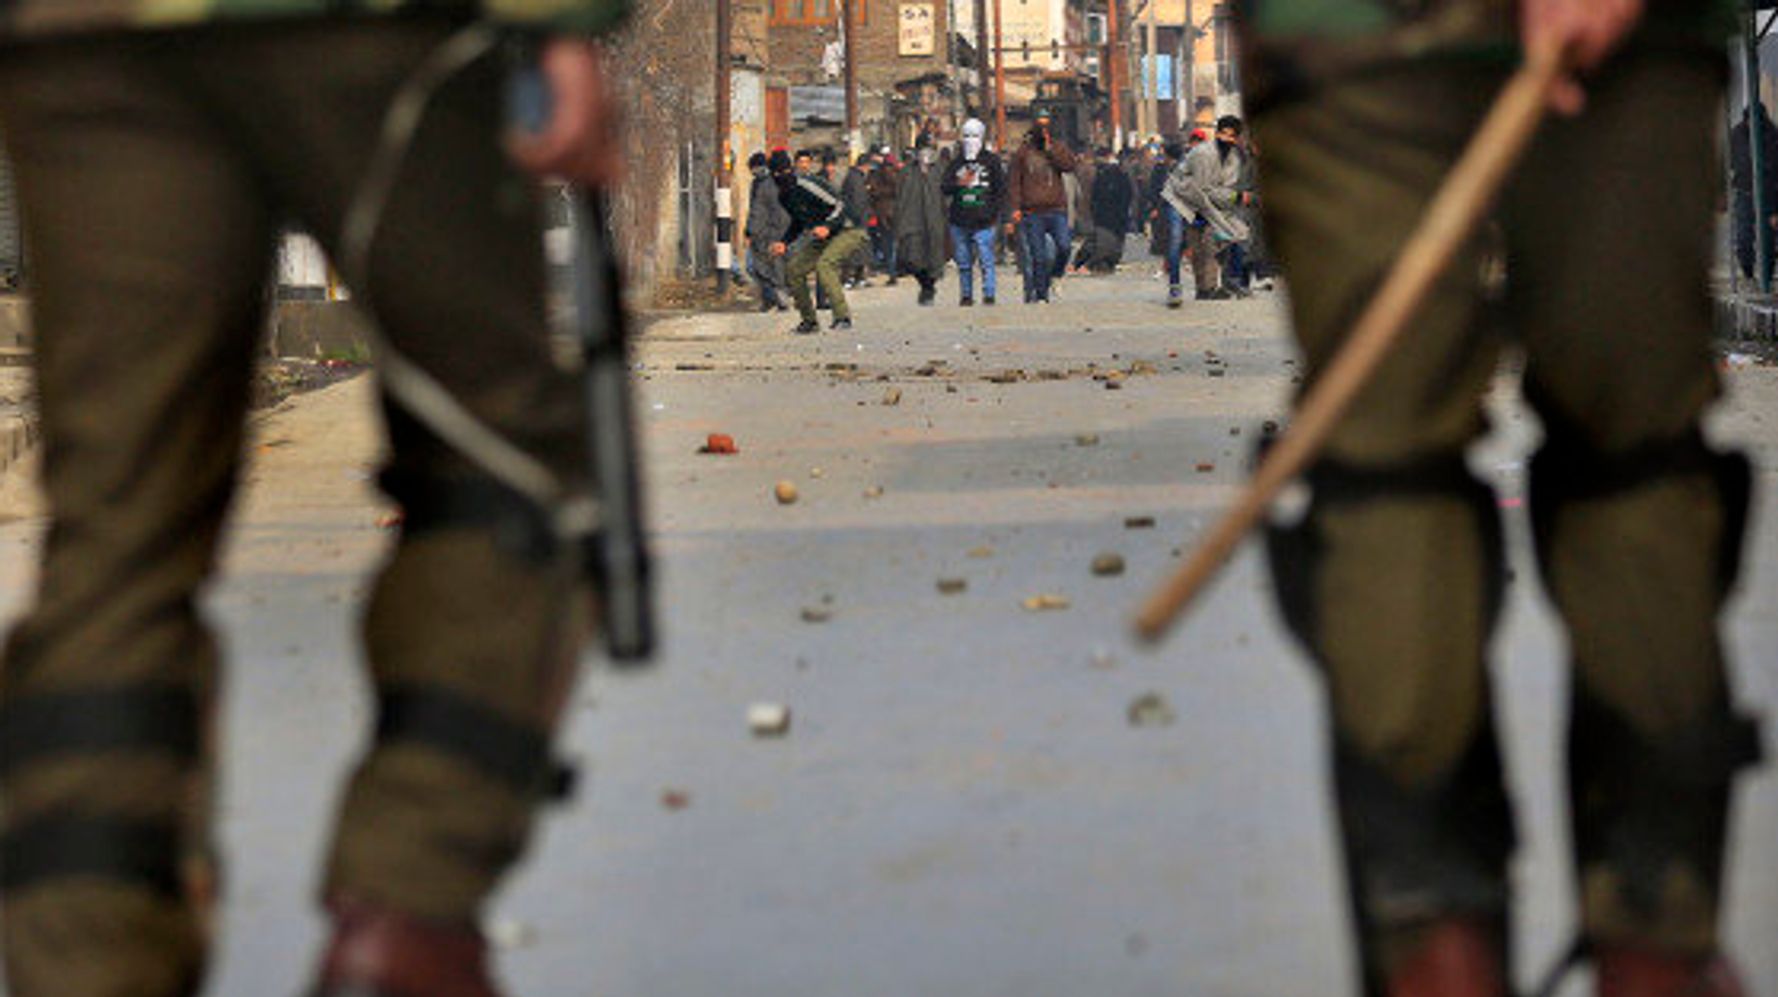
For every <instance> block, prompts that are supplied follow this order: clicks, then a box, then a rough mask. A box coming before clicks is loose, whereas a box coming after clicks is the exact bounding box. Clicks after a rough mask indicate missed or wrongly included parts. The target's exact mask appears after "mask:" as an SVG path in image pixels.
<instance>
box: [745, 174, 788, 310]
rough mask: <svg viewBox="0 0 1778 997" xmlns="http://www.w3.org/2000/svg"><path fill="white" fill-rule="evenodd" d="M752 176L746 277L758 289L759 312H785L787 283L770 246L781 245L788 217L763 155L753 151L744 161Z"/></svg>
mask: <svg viewBox="0 0 1778 997" xmlns="http://www.w3.org/2000/svg"><path fill="white" fill-rule="evenodd" d="M747 168H748V170H749V171H751V172H752V174H753V186H752V188H751V189H750V190H749V192H748V196H747V229H746V232H745V235H746V237H747V275H748V276H749V277H752V278H753V282H754V283H755V284H757V285H758V286H759V310H760V311H762V312H769V311H780V312H781V311H785V310H786V309H788V308H789V307H790V306H789V305H788V304H786V303H785V301H784V292H786V291H787V290H788V289H789V284H788V282H787V281H786V280H785V277H784V259H783V258H782V257H780V256H777V255H775V254H774V253H773V252H772V244H773V243H775V242H782V241H783V239H784V233H785V232H786V231H788V230H789V229H790V214H789V212H787V211H785V210H784V205H783V203H782V202H780V201H779V200H778V185H777V183H776V182H775V181H773V180H772V171H771V170H770V169H769V168H768V167H767V159H766V155H765V153H763V152H756V153H754V154H753V155H752V156H750V157H748V159H747Z"/></svg>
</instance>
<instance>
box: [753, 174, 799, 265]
mask: <svg viewBox="0 0 1778 997" xmlns="http://www.w3.org/2000/svg"><path fill="white" fill-rule="evenodd" d="M789 230H790V212H788V211H785V210H784V204H783V202H781V201H779V200H778V183H777V181H775V180H773V179H772V178H771V177H769V176H767V177H759V178H756V179H755V180H754V181H753V189H752V191H751V192H750V193H749V194H748V197H747V244H748V245H750V246H752V247H753V248H754V249H755V250H758V251H760V252H764V251H765V250H766V249H768V248H770V247H771V245H772V243H774V242H782V241H783V240H784V233H785V232H788V231H789Z"/></svg>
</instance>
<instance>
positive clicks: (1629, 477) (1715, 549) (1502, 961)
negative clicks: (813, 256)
mask: <svg viewBox="0 0 1778 997" xmlns="http://www.w3.org/2000/svg"><path fill="white" fill-rule="evenodd" d="M1244 7H1245V10H1244V12H1243V14H1244V28H1245V32H1246V40H1247V47H1248V62H1247V66H1248V69H1249V72H1250V79H1249V96H1250V109H1251V111H1252V112H1253V119H1254V125H1255V132H1256V135H1257V138H1258V140H1259V142H1260V144H1261V145H1262V146H1263V147H1264V149H1265V150H1266V156H1265V158H1264V159H1263V160H1262V161H1261V162H1262V177H1261V179H1262V184H1263V188H1264V191H1265V204H1266V209H1267V211H1266V215H1267V217H1266V222H1267V229H1268V234H1269V236H1270V238H1271V241H1272V245H1273V248H1274V250H1275V251H1276V253H1277V255H1278V257H1279V258H1280V259H1281V260H1282V262H1283V264H1284V267H1285V270H1286V272H1287V273H1288V274H1289V277H1290V282H1291V298H1292V307H1293V310H1294V314H1293V318H1294V322H1295V328H1296V335H1297V338H1298V340H1299V341H1300V344H1301V346H1302V348H1303V350H1304V352H1305V354H1306V356H1307V358H1308V361H1309V364H1310V365H1311V369H1312V372H1319V370H1321V369H1322V367H1323V366H1324V365H1325V364H1326V363H1327V362H1328V360H1329V359H1330V358H1331V356H1332V355H1333V354H1334V353H1335V351H1336V350H1337V349H1338V348H1339V346H1340V345H1341V340H1342V335H1343V334H1344V332H1345V331H1346V330H1347V329H1348V328H1349V326H1350V325H1351V323H1352V321H1353V319H1354V317H1355V316H1356V315H1357V314H1358V312H1359V310H1360V309H1361V308H1362V307H1363V305H1364V304H1365V303H1366V301H1367V300H1368V299H1369V297H1370V295H1371V294H1372V292H1373V291H1374V290H1375V288H1376V287H1377V286H1378V283H1379V281H1380V280H1381V278H1382V275H1383V274H1384V273H1385V272H1386V271H1387V269H1388V268H1389V266H1390V265H1391V263H1392V262H1393V260H1394V258H1395V255H1396V253H1397V251H1398V250H1399V248H1400V247H1401V245H1402V244H1403V242H1404V241H1405V239H1406V237H1407V235H1408V233H1409V232H1410V231H1411V230H1412V228H1413V227H1414V225H1415V224H1416V222H1417V220H1418V218H1419V215H1420V213H1421V211H1422V210H1423V208H1424V206H1425V205H1426V203H1427V202H1428V200H1429V199H1430V197H1431V194H1432V193H1433V191H1434V190H1435V189H1436V188H1437V187H1438V185H1439V184H1440V182H1441V181H1442V180H1443V179H1444V178H1445V176H1446V174H1447V172H1448V170H1449V169H1450V167H1451V165H1452V163H1453V162H1454V161H1455V159H1456V158H1457V156H1458V155H1459V154H1460V152H1461V151H1462V149H1463V147H1464V145H1465V144H1466V142H1467V141H1468V139H1469V138H1470V137H1471V135H1472V134H1473V133H1474V131H1475V129H1476V126H1477V125H1478V123H1479V121H1480V119H1481V117H1482V115H1483V114H1484V112H1485V111H1486V109H1487V108H1488V106H1489V104H1490V102H1491V101H1492V99H1493V98H1494V96H1495V95H1496V94H1497V93H1498V91H1499V90H1500V88H1501V85H1502V84H1503V83H1504V81H1505V80H1506V78H1507V76H1508V75H1509V73H1510V72H1511V71H1512V69H1513V67H1514V65H1515V63H1516V62H1517V58H1518V52H1519V48H1520V45H1521V44H1534V43H1536V42H1538V41H1542V40H1550V39H1553V40H1554V41H1556V42H1563V43H1569V44H1571V45H1572V49H1571V51H1573V52H1575V54H1576V56H1577V57H1578V59H1579V61H1580V63H1581V64H1582V65H1583V66H1584V67H1585V75H1584V76H1583V77H1582V78H1580V79H1573V80H1567V81H1564V84H1563V86H1562V87H1561V89H1560V92H1559V93H1558V94H1557V95H1556V96H1555V98H1554V99H1555V102H1556V104H1557V106H1558V107H1557V109H1558V110H1560V111H1563V112H1565V114H1564V116H1562V117H1560V118H1558V119H1557V120H1555V121H1553V122H1552V123H1551V124H1550V125H1549V126H1547V128H1546V129H1545V131H1544V132H1543V133H1542V135H1541V136H1540V137H1539V139H1538V141H1537V143H1536V145H1535V146H1534V148H1533V150H1532V152H1531V154H1530V158H1529V160H1528V162H1527V163H1526V164H1525V166H1524V167H1523V169H1522V170H1521V172H1520V173H1519V174H1518V176H1517V178H1516V180H1515V181H1514V182H1513V184H1512V186H1511V188H1510V190H1509V191H1508V192H1507V193H1506V195H1505V197H1504V198H1503V200H1502V203H1501V204H1500V206H1499V221H1500V223H1501V226H1502V230H1503V231H1504V233H1505V238H1506V246H1507V255H1508V258H1509V265H1510V269H1511V277H1510V288H1509V290H1508V292H1507V299H1506V302H1505V315H1506V318H1507V324H1508V325H1509V326H1510V330H1511V333H1512V335H1513V336H1514V337H1515V338H1516V340H1517V343H1518V346H1519V348H1521V349H1522V350H1523V351H1524V353H1525V355H1526V360H1527V370H1526V381H1527V396H1528V397H1529V399H1530V400H1531V403H1532V405H1533V406H1534V407H1535V408H1536V410H1537V412H1538V414H1539V416H1540V417H1541V419H1542V421H1543V424H1544V426H1545V429H1546V436H1545V440H1544V443H1543V444H1542V449H1541V450H1540V452H1539V453H1538V454H1537V455H1536V458H1535V460H1533V461H1532V462H1531V482H1530V488H1531V493H1532V499H1531V503H1530V504H1531V507H1532V508H1531V515H1532V522H1533V525H1534V532H1535V538H1536V546H1537V550H1538V554H1539V558H1540V562H1541V566H1542V573H1543V577H1544V580H1545V583H1546V586H1547V588H1548V591H1549V592H1550V594H1551V596H1552V598H1553V599H1554V601H1555V603H1556V605H1557V607H1558V609H1559V610H1560V612H1561V614H1562V617H1563V619H1564V621H1565V623H1566V624H1567V628H1568V633H1569V637H1570V653H1571V655H1572V661H1573V673H1574V693H1573V704H1572V713H1571V722H1570V730H1569V765H1570V790H1571V793H1572V800H1573V829H1574V842H1575V848H1576V852H1577V857H1576V863H1577V870H1578V879H1579V884H1578V885H1579V893H1580V902H1581V911H1582V925H1581V932H1582V936H1583V939H1584V942H1585V946H1584V951H1586V952H1587V953H1589V954H1590V957H1591V959H1592V961H1593V964H1594V966H1595V969H1596V971H1597V980H1598V992H1599V993H1600V994H1602V995H1605V997H1678V995H1681V994H1685V995H1691V997H1708V995H1730V994H1737V993H1739V992H1740V991H1739V990H1738V989H1737V985H1736V984H1735V982H1734V980H1733V974H1732V973H1731V972H1730V971H1729V969H1728V967H1727V965H1726V963H1725V962H1724V961H1723V960H1722V958H1721V956H1720V952H1719V948H1718V945H1719V935H1718V923H1717V918H1718V910H1719V907H1720V901H1721V880H1722V874H1723V851H1724V838H1725V831H1726V824H1727V815H1728V812H1729V801H1730V791H1731V787H1732V782H1733V779H1734V776H1735V773H1736V772H1737V770H1738V769H1740V768H1742V767H1744V766H1745V765H1747V764H1749V763H1750V762H1751V761H1752V760H1754V759H1755V758H1756V757H1757V754H1758V750H1759V747H1758V731H1757V730H1756V729H1755V728H1754V727H1753V726H1752V725H1751V724H1750V723H1749V722H1747V721H1746V720H1744V719H1742V718H1741V717H1739V716H1738V715H1737V714H1736V713H1735V712H1734V710H1733V708H1732V707H1731V696H1730V689H1729V686H1728V683H1727V680H1726V678H1725V675H1724V670H1725V665H1724V652H1723V645H1722V640H1721V635H1720V632H1719V616H1720V614H1721V611H1722V608H1723V606H1724V603H1725V601H1726V599H1727V598H1728V596H1729V594H1730V590H1731V588H1732V586H1733V583H1734V580H1735V576H1736V572H1737V565H1738V561H1739V556H1740V548H1741V544H1742V539H1743V527H1744V524H1745V520H1746V514H1747V509H1748V504H1749V488H1750V471H1749V465H1748V463H1747V461H1746V460H1745V459H1744V458H1742V457H1740V456H1735V455H1728V454H1723V453H1719V452H1716V451H1714V450H1712V449H1711V448H1710V447H1708V446H1707V445H1706V444H1705V442H1704V438H1703V436H1702V434H1701V432H1700V428H1699V420H1700V417H1701V415H1702V414H1703V413H1704V411H1705V410H1706V408H1707V407H1708V406H1710V404H1711V403H1712V402H1713V400H1714V399H1716V397H1717V395H1718V392H1719V385H1718V380H1717V376H1716V373H1715V371H1714V368H1713V365H1712V361H1711V352H1710V338H1711V311H1710V307H1709V305H1708V301H1707V298H1706V276H1707V266H1708V259H1709V257H1708V254H1707V244H1708V239H1709V238H1710V234H1711V229H1712V226H1711V222H1712V208H1713V205H1714V203H1715V200H1716V196H1717V188H1718V184H1719V180H1720V174H1719V173H1718V172H1717V171H1716V169H1715V167H1714V166H1713V162H1712V161H1713V158H1714V157H1713V156H1711V155H1710V153H1709V150H1710V149H1712V147H1713V146H1714V144H1715V141H1716V130H1717V127H1718V125H1719V123H1720V122H1721V120H1722V118H1721V114H1720V110H1719V109H1720V106H1721V99H1722V91H1723V84H1724V70H1725V66H1726V59H1725V58H1724V55H1725V53H1724V43H1725V40H1726V38H1727V37H1728V35H1729V34H1730V33H1731V32H1732V31H1733V30H1734V25H1733V19H1732V10H1731V7H1730V4H1728V3H1727V2H1726V0H1725V2H1717V0H1647V2H1646V4H1645V3H1644V2H1643V0H1248V2H1247V3H1245V4H1244ZM1583 84H1584V89H1583ZM1481 253H1482V247H1481V245H1480V243H1479V240H1478V242H1477V243H1476V244H1472V245H1471V246H1469V247H1468V249H1467V250H1466V252H1465V253H1464V255H1463V256H1462V257H1461V258H1460V259H1459V260H1458V262H1457V263H1456V265H1455V266H1453V267H1452V269H1451V271H1450V273H1449V274H1448V275H1447V276H1446V277H1445V278H1444V279H1443V280H1442V281H1441V282H1440V283H1439V285H1438V287H1437V289H1436V290H1435V292H1434V294H1433V297H1432V299H1431V301H1430V303H1429V304H1428V306H1427V307H1426V308H1425V310H1424V312H1423V313H1422V314H1421V315H1420V316H1419V317H1418V318H1417V319H1416V322H1415V326H1414V328H1413V330H1412V332H1411V333H1410V334H1409V335H1408V336H1407V337H1406V338H1405V339H1403V341H1402V343H1401V345H1400V347H1399V348H1398V349H1397V351H1396V352H1395V354H1394V355H1392V356H1391V357H1390V358H1389V359H1388V360H1387V361H1385V363H1384V366H1383V367H1382V369H1381V371H1380V373H1379V374H1378V376H1377V377H1376V379H1375V381H1374V382H1373V383H1372V384H1371V385H1370V386H1369V387H1368V388H1367V389H1366V390H1365V392H1364V393H1363V394H1362V395H1361V397H1360V398H1359V400H1358V402H1357V404H1356V405H1355V407H1354V408H1353V410H1352V411H1351V413H1350V414H1349V415H1348V416H1347V417H1346V419H1345V420H1344V422H1343V423H1342V424H1341V425H1340V427H1339V428H1338V430H1337V431H1336V432H1335V434H1334V436H1333V438H1332V440H1331V443H1330V445H1329V447H1328V450H1327V452H1326V455H1325V457H1324V458H1323V459H1322V460H1321V461H1320V462H1319V464H1318V465H1317V466H1316V467H1314V468H1313V469H1312V470H1311V472H1310V473H1309V475H1308V480H1309V483H1310V484H1311V486H1312V490H1313V496H1314V498H1313V501H1312V504H1311V507H1310V509H1309V511H1308V513H1307V514H1306V516H1305V518H1304V519H1303V520H1302V521H1301V522H1300V523H1299V524H1297V525H1295V526H1293V527H1289V528H1280V529H1277V530H1275V531H1274V533H1273V536H1272V550H1273V559H1274V574H1275V576H1276V579H1277V584H1278V588H1279V593H1280V598H1281V603H1282V605H1283V608H1284V610H1285V614H1286V616H1287V618H1288V621H1289V623H1290V625H1291V627H1292V629H1293V630H1294V631H1295V633H1296V634H1297V636H1298V637H1299V638H1300V639H1301V640H1302V641H1303V643H1304V644H1305V645H1306V647H1307V648H1308V650H1309V651H1310V653H1311V654H1312V656H1313V657H1314V659H1315V660H1316V662H1317V663H1318V665H1319V666H1320V667H1321V669H1322V670H1323V672H1324V674H1325V676H1326V681H1327V690H1328V697H1329V702H1330V708H1331V710H1332V716H1333V723H1332V731H1333V737H1332V740H1333V745H1332V757H1333V770H1334V783H1335V790H1336V796H1337V799H1338V811H1339V818H1340V822H1341V827H1342V831H1343V835H1344V841H1345V847H1346V850H1347V855H1348V859H1349V862H1348V871H1349V878H1350V882H1349V886H1350V889H1351V891H1352V894H1353V897H1354V901H1355V903H1354V913H1355V920H1356V923H1357V926H1358V930H1359V933H1360V936H1361V937H1360V941H1361V949H1362V954H1363V958H1362V964H1363V968H1364V973H1365V985H1366V990H1367V992H1368V993H1371V994H1394V995H1452V994H1464V995H1469V994H1474V995H1478V997H1480V995H1498V994H1502V993H1504V992H1505V990H1506V987H1507V985H1508V981H1507V976H1508V973H1507V969H1506V966H1507V961H1506V957H1505V946H1506V938H1507V937H1508V932H1507V913H1508V907H1509V896H1508V887H1507V878H1506V864H1507V861H1508V856H1509V854H1510V853H1511V851H1512V850H1513V842H1514V829H1513V819H1512V815H1511V811H1510V806H1509V800H1508V798H1507V795H1506V792H1505V788H1504V785H1503V781H1502V774H1501V768H1500V756H1499V752H1498V749H1497V746H1496V743H1495V733H1494V723H1493V718H1492V705H1491V703H1492V700H1491V696H1490V693H1489V688H1488V679H1487V675H1486V671H1487V669H1486V663H1485V657H1486V647H1487V643H1488V638H1489V634H1490V631H1491V628H1492V626H1493V624H1494V622H1495V616H1496V614H1497V611H1498V610H1499V608H1500V604H1501V595H1502V586H1503V583H1504V567H1503V556H1502V544H1501V533H1500V526H1499V524H1498V521H1497V511H1496V502H1495V499H1494V497H1493V495H1492V493H1491V492H1490V490H1489V489H1488V488H1487V487H1486V486H1485V485H1483V484H1482V483H1480V482H1479V481H1477V480H1475V479H1474V478H1473V477H1472V476H1471V474H1470V472H1469V470H1468V468H1467V466H1466V463H1465V459H1464V453H1465V450H1466V448H1467V447H1468V446H1469V445H1470V444H1471V443H1472V442H1473V441H1474V440H1475V439H1476V438H1477V437H1478V436H1479V435H1480V434H1481V433H1482V432H1483V430H1484V428H1485V427H1484V416H1483V413H1482V407H1481V399H1482V396H1483V394H1484V393H1485V392H1486V390H1487V388H1488V385H1489V382H1490V379H1491V378H1492V377H1493V375H1494V373H1495V369H1496V362H1497V359H1498V356H1499V353H1500V351H1501V349H1502V346H1503V345H1504V344H1503V343H1502V342H1501V341H1500V340H1499V339H1497V337H1496V333H1495V326H1493V325H1491V324H1489V323H1488V322H1485V321H1484V314H1483V306H1482V303H1481V294H1480V277H1479V275H1480V273H1481V270H1482V268H1481V267H1480V265H1479V264H1480V261H1481ZM1379 620H1384V621H1389V622H1388V624H1387V625H1382V626H1379V625H1378V621H1379Z"/></svg>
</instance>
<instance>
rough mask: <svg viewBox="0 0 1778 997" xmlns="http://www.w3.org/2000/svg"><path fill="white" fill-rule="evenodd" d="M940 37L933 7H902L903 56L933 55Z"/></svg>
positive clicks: (904, 5)
mask: <svg viewBox="0 0 1778 997" xmlns="http://www.w3.org/2000/svg"><path fill="white" fill-rule="evenodd" d="M937 37H938V31H937V22H936V20H935V15H934V13H933V5H932V4H929V3H904V4H902V5H901V49H900V51H901V54H902V55H932V54H933V53H934V51H935V50H936V47H937V44H936V39H937Z"/></svg>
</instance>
